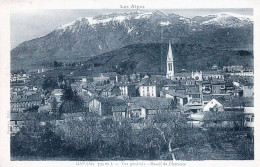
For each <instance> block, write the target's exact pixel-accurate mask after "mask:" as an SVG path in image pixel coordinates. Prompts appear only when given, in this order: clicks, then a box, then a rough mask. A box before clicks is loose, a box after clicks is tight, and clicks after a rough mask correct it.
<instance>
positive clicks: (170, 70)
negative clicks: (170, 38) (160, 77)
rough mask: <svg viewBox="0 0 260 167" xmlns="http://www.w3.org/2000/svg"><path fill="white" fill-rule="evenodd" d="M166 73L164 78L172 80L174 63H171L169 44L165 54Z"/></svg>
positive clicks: (171, 55)
mask: <svg viewBox="0 0 260 167" xmlns="http://www.w3.org/2000/svg"><path fill="white" fill-rule="evenodd" d="M166 64H167V73H166V78H169V79H173V78H174V63H173V53H172V47H171V43H170V42H169V49H168V54H167V62H166Z"/></svg>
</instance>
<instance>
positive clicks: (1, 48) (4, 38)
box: [0, 0, 260, 167]
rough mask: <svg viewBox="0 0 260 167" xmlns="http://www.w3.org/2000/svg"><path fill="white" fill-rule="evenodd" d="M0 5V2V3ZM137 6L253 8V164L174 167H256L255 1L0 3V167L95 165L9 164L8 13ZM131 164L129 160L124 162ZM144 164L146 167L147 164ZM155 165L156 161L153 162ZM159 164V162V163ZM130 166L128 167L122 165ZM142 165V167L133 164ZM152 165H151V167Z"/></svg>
mask: <svg viewBox="0 0 260 167" xmlns="http://www.w3.org/2000/svg"><path fill="white" fill-rule="evenodd" d="M0 2H1V1H0ZM132 4H133V5H140V6H145V9H181V8H184V9H191V8H253V9H254V26H255V28H254V56H255V60H254V62H255V66H254V67H255V160H253V161H176V163H175V165H174V164H173V165H170V163H169V162H171V161H167V162H168V165H167V166H183V165H177V163H185V166H198V167H201V166H212V167H215V166H216V167H218V166H238V167H240V166H241V167H245V166H248V167H256V166H260V162H259V153H260V149H259V148H260V144H259V139H260V132H259V128H258V127H259V125H260V120H259V117H260V116H259V115H260V114H259V113H257V112H258V109H259V108H260V106H259V105H260V104H258V103H257V102H258V101H259V97H260V96H259V93H258V92H259V81H260V79H259V75H260V66H259V65H260V54H259V53H260V52H259V49H260V43H259V39H260V38H259V37H260V36H259V30H258V29H259V28H260V25H259V24H260V23H259V21H260V19H259V18H260V11H259V7H260V3H259V2H258V1H257V0H45V1H42V0H20V1H19V0H10V1H8V0H6V1H4V2H2V3H0V23H1V24H0V25H1V27H0V62H1V65H0V77H1V82H0V89H1V91H0V92H1V94H0V104H1V105H0V107H1V108H0V134H1V136H0V137H1V138H0V150H1V152H0V166H1V167H2V166H3V167H6V166H17V167H19V166H26V167H27V166H37V167H41V166H44V167H46V166H52V167H56V166H61V165H63V166H98V162H93V164H94V165H90V164H88V165H87V164H83V165H77V163H76V162H75V161H10V141H9V134H8V130H9V127H8V121H9V104H10V100H9V99H10V98H9V97H10V93H9V87H10V85H9V75H10V74H9V72H10V11H17V10H27V9H30V10H31V9H120V5H129V6H131V5H132ZM124 162H129V163H131V162H132V161H124ZM136 162H140V163H141V162H144V163H145V164H146V165H147V166H151V165H150V161H136ZM157 162H158V161H157ZM162 162H163V161H162ZM112 166H118V167H119V166H123V165H122V164H121V162H120V161H115V162H114V163H113V165H112ZM126 166H130V165H126ZM133 166H144V165H133ZM154 166H155V165H154Z"/></svg>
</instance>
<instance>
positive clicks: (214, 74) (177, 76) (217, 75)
mask: <svg viewBox="0 0 260 167" xmlns="http://www.w3.org/2000/svg"><path fill="white" fill-rule="evenodd" d="M166 66H167V72H166V78H167V79H171V80H185V79H190V78H193V79H194V80H196V81H202V80H209V79H221V80H223V79H224V74H223V72H222V71H205V72H202V71H195V72H193V71H192V72H191V73H189V72H181V73H175V70H174V54H173V51H172V47H171V43H169V49H168V54H167V60H166Z"/></svg>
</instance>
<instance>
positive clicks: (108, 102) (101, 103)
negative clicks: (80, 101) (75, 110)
mask: <svg viewBox="0 0 260 167" xmlns="http://www.w3.org/2000/svg"><path fill="white" fill-rule="evenodd" d="M122 104H125V101H124V100H122V99H119V98H111V97H110V98H104V97H94V98H93V99H92V100H90V102H89V112H94V113H96V114H98V115H100V116H108V115H113V113H112V107H113V106H119V105H122Z"/></svg>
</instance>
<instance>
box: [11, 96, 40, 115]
mask: <svg viewBox="0 0 260 167" xmlns="http://www.w3.org/2000/svg"><path fill="white" fill-rule="evenodd" d="M41 102H42V98H41V96H40V94H38V93H35V94H33V95H30V96H26V95H14V96H11V103H10V104H11V111H12V112H23V111H25V110H27V109H29V108H32V107H35V106H40V105H41Z"/></svg>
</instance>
